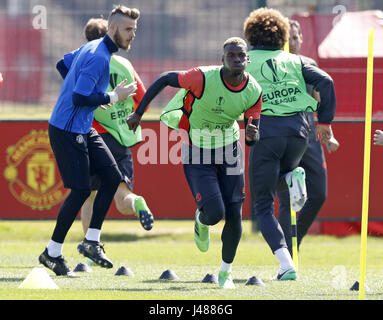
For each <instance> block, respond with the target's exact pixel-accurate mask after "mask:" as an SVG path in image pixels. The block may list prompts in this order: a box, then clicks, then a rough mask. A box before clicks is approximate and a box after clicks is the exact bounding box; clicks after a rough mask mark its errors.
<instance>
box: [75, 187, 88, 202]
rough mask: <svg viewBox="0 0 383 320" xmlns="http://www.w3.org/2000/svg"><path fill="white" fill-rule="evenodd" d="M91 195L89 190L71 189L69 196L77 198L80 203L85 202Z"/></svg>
mask: <svg viewBox="0 0 383 320" xmlns="http://www.w3.org/2000/svg"><path fill="white" fill-rule="evenodd" d="M90 194H91V190H90V189H72V191H71V196H73V197H76V198H78V199H79V200H80V201H82V202H85V200H86V199H88V197H89V196H90Z"/></svg>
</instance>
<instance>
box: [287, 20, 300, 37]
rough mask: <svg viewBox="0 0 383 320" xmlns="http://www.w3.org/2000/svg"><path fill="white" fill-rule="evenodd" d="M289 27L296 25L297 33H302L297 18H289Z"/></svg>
mask: <svg viewBox="0 0 383 320" xmlns="http://www.w3.org/2000/svg"><path fill="white" fill-rule="evenodd" d="M289 24H290V28H292V27H296V28H297V29H298V32H299V34H302V29H301V25H300V23H299V22H298V21H297V20H292V19H289Z"/></svg>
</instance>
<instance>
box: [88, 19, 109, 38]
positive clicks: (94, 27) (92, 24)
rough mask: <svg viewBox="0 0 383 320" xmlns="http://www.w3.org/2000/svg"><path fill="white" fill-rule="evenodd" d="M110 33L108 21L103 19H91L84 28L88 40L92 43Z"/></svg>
mask: <svg viewBox="0 0 383 320" xmlns="http://www.w3.org/2000/svg"><path fill="white" fill-rule="evenodd" d="M107 32H108V21H107V20H105V19H102V18H91V19H89V21H88V22H87V24H86V25H85V28H84V35H85V38H86V40H88V41H92V40H95V39H99V38H102V37H103V36H105V35H106V33H107Z"/></svg>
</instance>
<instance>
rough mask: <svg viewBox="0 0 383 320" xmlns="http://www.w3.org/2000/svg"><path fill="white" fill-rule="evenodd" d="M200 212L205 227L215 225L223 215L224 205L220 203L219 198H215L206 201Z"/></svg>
mask: <svg viewBox="0 0 383 320" xmlns="http://www.w3.org/2000/svg"><path fill="white" fill-rule="evenodd" d="M202 211H203V213H204V215H203V216H204V218H205V219H204V222H205V223H204V222H202V221H201V222H202V223H204V224H207V225H210V226H212V225H215V224H217V223H218V222H220V221H221V220H222V219H223V217H224V215H225V205H224V203H223V201H222V198H221V197H215V198H213V199H210V200H208V201H206V203H205V204H204V205H203V207H202Z"/></svg>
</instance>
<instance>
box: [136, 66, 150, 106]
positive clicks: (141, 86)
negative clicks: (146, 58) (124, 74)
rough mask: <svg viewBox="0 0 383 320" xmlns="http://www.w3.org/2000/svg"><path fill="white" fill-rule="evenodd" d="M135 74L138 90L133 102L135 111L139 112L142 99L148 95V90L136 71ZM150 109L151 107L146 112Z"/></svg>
mask: <svg viewBox="0 0 383 320" xmlns="http://www.w3.org/2000/svg"><path fill="white" fill-rule="evenodd" d="M133 73H134V81H136V83H137V90H136V92H135V93H136V94H135V96H134V97H133V101H134V110H137V107H138V105H139V104H140V102H141V100H142V98H143V97H144V95H145V93H146V88H145V85H144V83H143V82H142V80H141V78H140V76H139V75H138V73H137V72H136V70H133ZM148 108H149V106H147V108H146V109H145V112H146V111H147V110H148Z"/></svg>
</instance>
